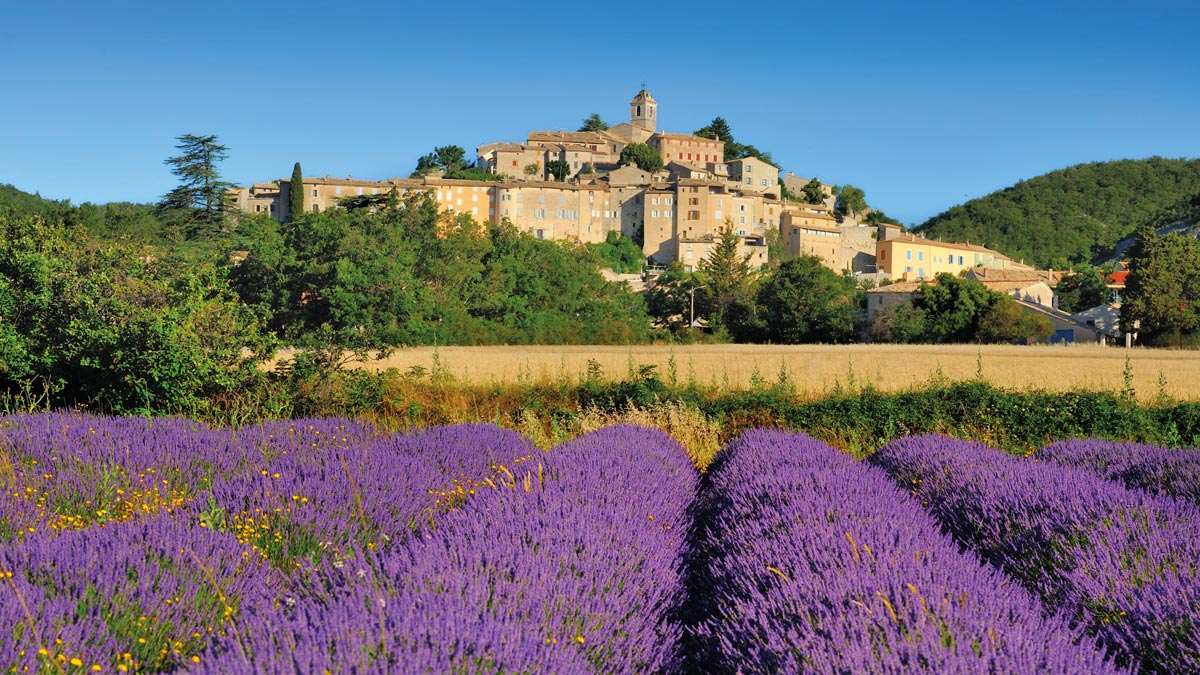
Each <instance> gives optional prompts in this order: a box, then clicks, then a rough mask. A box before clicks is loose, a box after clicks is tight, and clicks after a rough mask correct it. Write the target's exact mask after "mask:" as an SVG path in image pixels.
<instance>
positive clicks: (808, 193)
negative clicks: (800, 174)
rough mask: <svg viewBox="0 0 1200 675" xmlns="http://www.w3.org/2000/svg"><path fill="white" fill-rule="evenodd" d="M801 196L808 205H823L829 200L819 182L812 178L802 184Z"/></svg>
mask: <svg viewBox="0 0 1200 675" xmlns="http://www.w3.org/2000/svg"><path fill="white" fill-rule="evenodd" d="M801 196H802V197H803V198H804V201H805V202H806V203H808V204H824V203H825V200H826V199H828V198H829V193H827V192H825V188H824V186H822V185H821V181H820V180H818V179H816V178H813V179H812V180H810V181H808V182H807V183H805V184H804V187H803V188H802V194H801Z"/></svg>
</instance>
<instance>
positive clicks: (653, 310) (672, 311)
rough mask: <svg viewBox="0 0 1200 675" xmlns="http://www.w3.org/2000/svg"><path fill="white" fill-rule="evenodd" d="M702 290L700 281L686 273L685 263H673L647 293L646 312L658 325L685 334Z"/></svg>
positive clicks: (675, 261) (673, 261)
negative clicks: (695, 299) (696, 298)
mask: <svg viewBox="0 0 1200 675" xmlns="http://www.w3.org/2000/svg"><path fill="white" fill-rule="evenodd" d="M699 286H700V280H699V279H698V278H697V277H696V274H695V273H694V272H688V271H687V270H686V269H684V267H683V263H682V262H680V261H678V260H672V261H671V264H669V265H667V269H666V270H665V271H664V272H663V273H662V274H660V275H659V276H658V278H657V279H655V280H654V284H653V286H651V288H650V290H648V291H646V310H647V312H648V313H649V314H650V316H651V317H652V318H653V319H654V321H655V323H656V324H657V325H659V326H661V327H664V328H667V329H669V330H670V331H671V332H672V333H679V332H680V331H683V330H686V329H688V327H689V325H690V323H691V320H692V313H693V309H694V305H693V300H694V294H695V290H696V289H697V288H699ZM697 316H701V315H697Z"/></svg>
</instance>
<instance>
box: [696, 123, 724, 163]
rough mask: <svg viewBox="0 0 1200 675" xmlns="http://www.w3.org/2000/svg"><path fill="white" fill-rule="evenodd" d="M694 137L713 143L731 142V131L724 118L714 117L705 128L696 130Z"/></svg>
mask: <svg viewBox="0 0 1200 675" xmlns="http://www.w3.org/2000/svg"><path fill="white" fill-rule="evenodd" d="M695 135H696V136H700V137H701V138H711V139H713V140H715V141H726V142H730V141H733V129H731V128H729V122H726V121H725V118H724V117H714V118H713V121H711V122H709V123H708V124H707V125H706V126H703V127H701V128H699V129H697V130H696V133H695ZM726 159H728V157H726Z"/></svg>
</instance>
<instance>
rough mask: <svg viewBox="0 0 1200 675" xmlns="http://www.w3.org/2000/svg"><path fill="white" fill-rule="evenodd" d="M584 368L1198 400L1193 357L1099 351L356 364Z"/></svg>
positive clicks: (480, 376)
mask: <svg viewBox="0 0 1200 675" xmlns="http://www.w3.org/2000/svg"><path fill="white" fill-rule="evenodd" d="M1127 358H1128V364H1127V361H1126V359H1127ZM589 363H594V364H595V365H598V367H599V368H600V371H601V373H602V375H603V377H604V379H606V380H619V379H623V378H626V377H628V376H629V375H630V374H631V373H637V372H638V371H639V370H640V369H641V368H642V367H643V366H654V367H655V369H656V370H655V372H656V374H657V375H658V376H659V377H660V378H662V379H663V380H665V381H671V380H672V378H673V379H674V381H676V382H678V383H680V384H686V383H687V382H689V381H695V382H696V383H697V384H700V385H705V386H722V387H748V386H750V385H751V384H752V383H753V382H754V380H755V379H756V378H758V379H760V380H761V381H762V382H765V383H767V384H771V383H774V382H778V381H779V379H780V376H781V374H786V378H787V380H788V381H789V382H790V383H791V384H792V385H793V386H794V387H795V389H796V391H797V392H799V393H801V394H805V393H807V394H811V395H820V394H824V393H828V392H831V391H833V390H835V389H836V388H838V387H841V388H843V389H846V388H848V389H855V388H861V387H864V386H871V387H874V388H876V389H880V390H884V391H898V390H904V389H908V388H913V387H917V386H923V385H925V384H928V383H930V382H931V381H957V380H967V379H972V378H975V377H976V376H977V375H980V374H982V376H983V378H984V379H986V380H988V381H989V382H991V383H992V384H994V385H996V386H1000V387H1005V388H1010V389H1044V390H1050V391H1066V390H1071V389H1088V390H1105V391H1120V390H1122V389H1123V388H1124V387H1125V385H1126V372H1127V370H1126V369H1127V365H1128V369H1129V373H1130V374H1131V376H1132V384H1133V387H1134V389H1135V390H1136V392H1137V395H1138V398H1140V399H1152V398H1154V397H1156V396H1160V395H1166V396H1170V397H1172V398H1176V399H1185V400H1186V399H1196V398H1200V353H1198V352H1193V351H1170V350H1152V349H1130V350H1126V349H1124V348H1118V347H1102V346H1098V345H1069V346H1063V345H1056V346H1048V345H1046V346H1008V345H983V346H977V345H797V346H775V345H661V346H660V345H654V346H628V347H607V346H604V347H601V346H523V347H410V348H403V349H398V350H396V351H395V352H393V353H392V354H391V355H390V356H389V357H387V358H385V359H381V360H374V361H368V362H366V363H361V364H356V365H355V366H354V367H361V368H368V369H370V370H386V369H389V368H395V369H397V370H399V371H400V372H401V373H405V372H418V373H433V372H437V373H441V374H444V375H450V376H453V378H454V379H455V380H457V381H459V382H463V383H474V384H492V383H495V384H502V383H519V382H527V383H539V382H555V381H562V380H564V379H565V380H567V381H570V382H577V381H579V380H580V379H582V378H584V377H586V375H587V373H588V368H589ZM593 367H595V366H593Z"/></svg>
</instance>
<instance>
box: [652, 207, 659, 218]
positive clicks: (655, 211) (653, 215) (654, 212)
mask: <svg viewBox="0 0 1200 675" xmlns="http://www.w3.org/2000/svg"><path fill="white" fill-rule="evenodd" d="M650 216H651V217H653V218H657V217H658V209H654V210H653V211H651V212H650Z"/></svg>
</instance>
